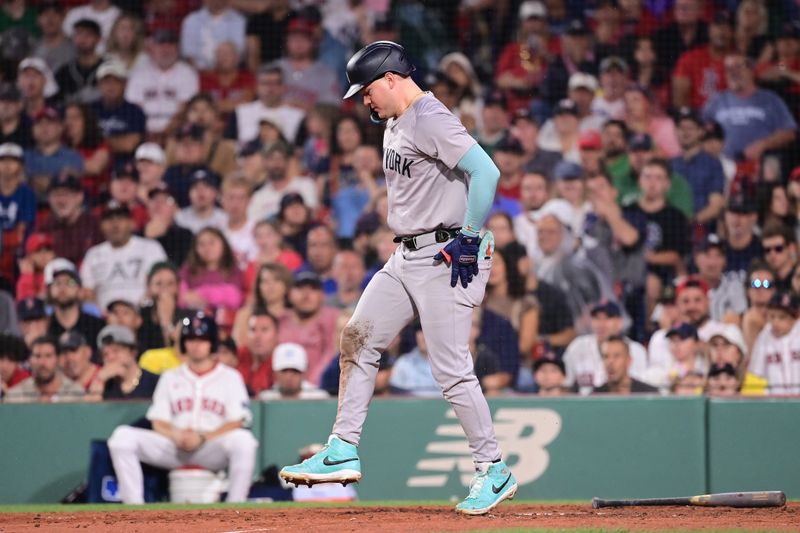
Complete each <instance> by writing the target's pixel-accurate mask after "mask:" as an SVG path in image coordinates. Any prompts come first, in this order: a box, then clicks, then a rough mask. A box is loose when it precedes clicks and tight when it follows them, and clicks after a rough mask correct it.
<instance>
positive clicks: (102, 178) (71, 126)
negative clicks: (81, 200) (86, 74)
mask: <svg viewBox="0 0 800 533" xmlns="http://www.w3.org/2000/svg"><path fill="white" fill-rule="evenodd" d="M64 138H65V141H66V143H67V146H68V147H69V148H71V149H72V150H74V151H76V152H77V153H78V154H79V155H80V156H81V159H82V160H83V168H84V175H83V184H82V186H83V188H84V190H86V191H87V193H88V195H89V197H90V199H91V201H92V203H95V202H97V201H98V200H100V197H101V195H103V194H104V193H106V192H107V188H108V170H109V168H110V166H111V165H110V163H111V150H109V147H108V145H107V144H106V143H105V141H104V139H103V133H102V132H101V131H100V127H99V126H98V124H97V119H96V117H95V114H94V112H92V111H91V110H90V109H89V108H88V107H87V106H86V105H85V104H80V103H77V102H73V103H71V104H68V105H67V106H66V108H65V110H64Z"/></svg>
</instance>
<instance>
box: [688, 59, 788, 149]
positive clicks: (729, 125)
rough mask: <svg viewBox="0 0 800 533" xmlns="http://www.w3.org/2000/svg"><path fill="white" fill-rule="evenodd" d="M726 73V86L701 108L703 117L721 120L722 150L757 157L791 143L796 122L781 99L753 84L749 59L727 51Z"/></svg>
mask: <svg viewBox="0 0 800 533" xmlns="http://www.w3.org/2000/svg"><path fill="white" fill-rule="evenodd" d="M725 75H726V78H727V83H728V89H727V90H726V91H724V92H721V93H719V94H717V95H716V96H715V97H714V98H713V99H711V100H709V101H708V103H707V104H706V105H705V107H704V108H703V119H704V120H706V121H711V120H713V121H715V122H718V123H720V124H721V125H722V128H723V130H724V131H725V146H724V148H723V153H724V154H725V155H726V156H728V157H730V158H732V159H735V160H738V161H743V160H751V161H760V159H761V156H763V155H764V153H765V152H771V151H777V150H782V149H784V148H787V147H788V146H790V145H791V143H792V142H794V140H795V135H796V130H797V122H796V121H795V119H794V117H792V114H791V113H790V112H789V109H788V108H787V107H786V104H785V103H784V102H783V100H781V99H780V98H779V97H778V96H777V95H776V94H775V93H773V92H771V91H767V90H764V89H759V88H758V87H757V86H756V83H755V75H754V73H753V66H752V64H751V62H750V60H749V59H748V58H746V57H744V56H743V55H741V54H730V55H728V56H727V57H726V58H725Z"/></svg>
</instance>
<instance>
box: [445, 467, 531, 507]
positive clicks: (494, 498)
mask: <svg viewBox="0 0 800 533" xmlns="http://www.w3.org/2000/svg"><path fill="white" fill-rule="evenodd" d="M516 493H517V480H516V479H515V478H514V474H512V473H511V470H509V469H508V467H507V466H506V463H505V462H503V461H500V462H499V463H492V464H490V465H489V466H488V468H485V470H481V469H478V471H477V472H475V476H474V477H473V478H472V481H471V482H470V484H469V496H467V498H466V499H465V500H464V501H463V502H461V503H459V504H458V505H456V512H458V513H462V514H468V515H481V514H486V513H488V512H489V511H491V510H492V509H494V508H495V507H497V504H499V503H500V502H502V501H503V500H511V499H513V498H514V495H515V494H516Z"/></svg>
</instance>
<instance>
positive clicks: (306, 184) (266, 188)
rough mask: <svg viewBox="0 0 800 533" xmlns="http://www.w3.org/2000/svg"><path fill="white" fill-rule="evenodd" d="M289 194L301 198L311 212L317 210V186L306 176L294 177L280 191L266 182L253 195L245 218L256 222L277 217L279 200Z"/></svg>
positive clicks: (279, 205)
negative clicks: (297, 195) (296, 194)
mask: <svg viewBox="0 0 800 533" xmlns="http://www.w3.org/2000/svg"><path fill="white" fill-rule="evenodd" d="M290 192H296V193H298V194H299V195H300V196H302V197H303V202H305V204H306V207H308V208H310V209H312V210H313V209H316V208H317V205H318V202H317V185H316V184H315V183H314V180H312V179H311V178H309V177H307V176H295V177H294V178H292V179H291V180H289V184H288V185H287V186H286V188H284V189H281V190H280V191H278V190H275V187H274V186H273V185H272V183H270V182H267V183H265V184H264V185H263V186H262V187H261V188H260V189H258V190H257V191H256V192H255V193H253V197H252V198H251V199H250V205H248V206H247V218H249V219H250V220H253V221H256V222H257V221H259V220H264V219H265V218H271V217H273V216H275V215H277V214H278V211H280V207H281V198H283V196H284V195H285V194H287V193H290Z"/></svg>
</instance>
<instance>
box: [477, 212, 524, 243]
mask: <svg viewBox="0 0 800 533" xmlns="http://www.w3.org/2000/svg"><path fill="white" fill-rule="evenodd" d="M484 225H485V226H486V229H487V230H488V231H491V232H492V235H493V236H494V246H495V250H497V249H500V248H505V247H506V246H508V245H509V244H511V245H513V246H514V247H515V250H521V249H522V248H521V247H520V246H521V245H520V244H519V243H517V242H515V239H514V222H513V221H512V219H511V217H510V216H509V215H508V213H506V212H504V211H495V212H494V213H492V214H491V215H489V218H487V219H486V223H485V224H484Z"/></svg>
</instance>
